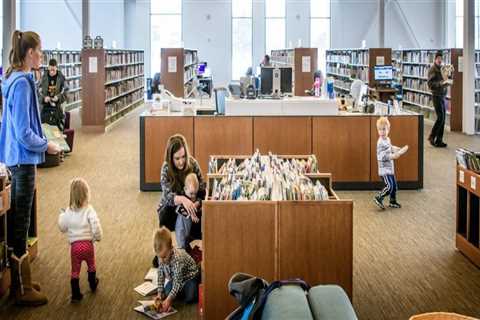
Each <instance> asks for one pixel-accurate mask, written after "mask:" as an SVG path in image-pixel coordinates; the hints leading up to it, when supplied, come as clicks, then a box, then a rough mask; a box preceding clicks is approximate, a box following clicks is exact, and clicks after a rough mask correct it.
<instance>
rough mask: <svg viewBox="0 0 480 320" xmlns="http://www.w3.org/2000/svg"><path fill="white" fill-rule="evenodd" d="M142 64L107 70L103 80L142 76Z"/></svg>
mask: <svg viewBox="0 0 480 320" xmlns="http://www.w3.org/2000/svg"><path fill="white" fill-rule="evenodd" d="M143 72H144V66H143V64H136V65H130V66H124V67H122V68H116V69H108V70H107V71H106V74H105V78H106V80H107V82H108V81H114V80H120V79H123V78H127V77H132V76H135V75H143Z"/></svg>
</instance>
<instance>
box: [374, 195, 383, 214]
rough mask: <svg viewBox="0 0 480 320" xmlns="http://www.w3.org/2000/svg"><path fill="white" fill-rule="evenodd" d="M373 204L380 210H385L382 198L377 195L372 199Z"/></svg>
mask: <svg viewBox="0 0 480 320" xmlns="http://www.w3.org/2000/svg"><path fill="white" fill-rule="evenodd" d="M373 202H375V204H376V205H377V206H378V207H379V208H380V209H382V210H385V206H384V205H383V198H382V197H381V196H380V195H379V194H378V195H376V196H375V198H374V199H373Z"/></svg>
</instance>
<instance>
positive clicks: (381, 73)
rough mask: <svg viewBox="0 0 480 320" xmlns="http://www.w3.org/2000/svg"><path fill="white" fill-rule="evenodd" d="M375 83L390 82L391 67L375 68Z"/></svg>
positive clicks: (391, 77) (391, 76) (391, 75)
mask: <svg viewBox="0 0 480 320" xmlns="http://www.w3.org/2000/svg"><path fill="white" fill-rule="evenodd" d="M374 72H375V81H379V82H390V81H392V80H393V67H392V66H375V70H374Z"/></svg>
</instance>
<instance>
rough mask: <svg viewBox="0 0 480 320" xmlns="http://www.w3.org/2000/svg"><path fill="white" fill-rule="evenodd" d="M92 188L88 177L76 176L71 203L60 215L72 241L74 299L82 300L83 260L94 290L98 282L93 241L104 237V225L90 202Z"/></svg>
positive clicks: (72, 187)
mask: <svg viewBox="0 0 480 320" xmlns="http://www.w3.org/2000/svg"><path fill="white" fill-rule="evenodd" d="M89 202H90V188H89V186H88V184H87V182H86V181H85V180H84V179H81V178H76V179H73V180H72V182H71V184H70V205H69V207H68V208H67V209H66V210H63V209H62V211H61V213H60V216H59V217H58V226H59V228H60V231H62V232H63V233H66V234H67V236H68V240H69V242H70V244H71V247H70V256H71V259H72V274H71V279H70V285H71V287H72V302H78V301H80V300H82V298H83V295H82V293H81V292H80V283H79V277H80V270H81V265H82V261H85V262H86V263H87V266H88V283H89V285H90V289H91V290H92V292H95V290H96V289H97V285H98V278H97V275H96V267H95V250H94V246H93V242H95V241H100V240H101V238H102V227H101V225H100V221H99V220H98V217H97V213H96V212H95V209H93V207H92V206H91V205H90V204H89Z"/></svg>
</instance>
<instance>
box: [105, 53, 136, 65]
mask: <svg viewBox="0 0 480 320" xmlns="http://www.w3.org/2000/svg"><path fill="white" fill-rule="evenodd" d="M105 54H106V59H105V63H106V65H107V67H108V66H116V65H125V64H132V63H143V62H144V54H143V51H125V50H106V52H105Z"/></svg>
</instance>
